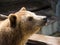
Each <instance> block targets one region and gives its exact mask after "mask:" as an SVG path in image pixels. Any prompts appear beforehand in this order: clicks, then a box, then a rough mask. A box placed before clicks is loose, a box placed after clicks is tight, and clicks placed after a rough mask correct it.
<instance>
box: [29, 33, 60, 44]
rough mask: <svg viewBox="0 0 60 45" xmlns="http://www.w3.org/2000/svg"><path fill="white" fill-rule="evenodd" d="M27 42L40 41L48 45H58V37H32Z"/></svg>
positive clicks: (59, 42) (37, 35) (59, 41)
mask: <svg viewBox="0 0 60 45" xmlns="http://www.w3.org/2000/svg"><path fill="white" fill-rule="evenodd" d="M29 40H34V41H40V42H44V43H47V44H49V45H60V37H52V36H46V35H40V34H34V35H32V36H31V37H30V38H29Z"/></svg>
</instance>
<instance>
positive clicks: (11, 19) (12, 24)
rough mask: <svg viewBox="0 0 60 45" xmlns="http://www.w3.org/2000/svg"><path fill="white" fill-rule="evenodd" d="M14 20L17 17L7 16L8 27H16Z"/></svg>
mask: <svg viewBox="0 0 60 45" xmlns="http://www.w3.org/2000/svg"><path fill="white" fill-rule="evenodd" d="M16 19H17V17H16V16H15V15H10V16H9V20H10V26H11V27H12V28H15V27H16Z"/></svg>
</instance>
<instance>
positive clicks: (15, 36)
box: [0, 7, 46, 45]
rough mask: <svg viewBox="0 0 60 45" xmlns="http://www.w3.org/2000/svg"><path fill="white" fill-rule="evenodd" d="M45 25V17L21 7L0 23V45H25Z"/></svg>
mask: <svg viewBox="0 0 60 45" xmlns="http://www.w3.org/2000/svg"><path fill="white" fill-rule="evenodd" d="M45 23H46V16H39V15H36V14H35V13H33V12H30V11H27V10H26V9H25V8H24V7H23V8H22V9H21V10H20V11H18V12H16V13H13V14H10V15H9V16H7V17H6V19H5V20H2V21H1V22H0V45H25V43H26V42H27V40H28V38H29V37H30V36H31V35H32V34H34V33H36V32H37V31H39V30H40V29H41V28H42V27H43V26H44V25H45Z"/></svg>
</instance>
